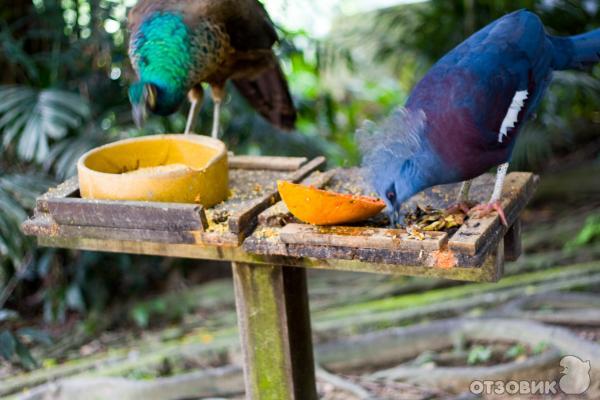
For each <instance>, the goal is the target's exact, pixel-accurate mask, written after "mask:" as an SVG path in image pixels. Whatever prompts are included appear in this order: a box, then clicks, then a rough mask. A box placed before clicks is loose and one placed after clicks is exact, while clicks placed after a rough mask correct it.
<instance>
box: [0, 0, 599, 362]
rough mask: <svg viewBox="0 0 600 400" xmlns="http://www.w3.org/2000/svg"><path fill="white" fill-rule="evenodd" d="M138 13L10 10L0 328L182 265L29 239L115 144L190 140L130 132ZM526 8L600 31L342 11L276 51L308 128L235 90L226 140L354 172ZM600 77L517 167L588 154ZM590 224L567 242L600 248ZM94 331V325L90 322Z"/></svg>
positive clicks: (549, 122) (206, 117)
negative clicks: (364, 148) (369, 141)
mask: <svg viewBox="0 0 600 400" xmlns="http://www.w3.org/2000/svg"><path fill="white" fill-rule="evenodd" d="M129 3H131V1H125V0H110V1H105V0H102V1H87V0H81V1H55V0H35V1H32V2H27V1H25V2H16V3H15V6H14V7H10V8H9V7H5V8H2V9H0V68H2V71H3V74H2V76H0V83H2V85H0V146H2V157H0V319H2V316H4V318H9V317H10V316H12V317H14V316H15V315H16V314H15V311H13V310H11V311H9V310H8V309H6V308H3V307H4V305H6V307H10V308H11V309H14V310H17V311H22V309H24V308H25V307H26V306H25V305H27V308H33V309H35V310H37V311H38V312H43V315H44V320H45V322H46V323H53V322H63V321H66V320H67V318H68V317H69V314H73V313H77V314H80V315H83V316H88V317H89V316H95V315H102V312H103V311H104V310H106V308H107V307H109V306H110V305H111V304H114V302H115V299H118V301H121V300H126V299H128V298H131V297H134V296H137V295H141V294H144V293H146V292H147V291H148V290H149V289H151V288H157V287H160V284H161V283H162V282H163V281H164V278H165V276H166V274H167V273H168V271H170V270H171V269H172V268H173V266H172V265H170V264H169V263H164V262H162V263H161V262H160V260H157V259H152V258H146V257H133V256H126V255H106V254H100V253H88V252H70V251H59V250H45V251H41V250H37V249H36V248H35V247H34V242H33V240H31V239H28V238H26V237H24V236H23V235H22V234H20V224H21V223H22V221H23V220H24V219H25V218H26V217H27V215H29V214H30V213H31V211H32V208H33V206H34V200H35V197H36V196H37V195H38V194H39V193H41V192H43V191H45V190H46V188H47V187H48V186H50V185H51V184H53V183H56V182H58V181H62V180H64V179H65V178H66V177H69V176H72V175H73V174H74V173H75V164H76V160H77V159H78V158H79V157H80V155H81V154H83V153H84V152H86V151H87V150H89V149H91V148H93V147H96V146H99V145H101V144H103V143H105V142H108V141H112V140H117V139H119V138H125V137H130V136H137V135H145V134H153V133H158V132H178V131H182V130H183V127H184V123H185V113H186V112H187V107H184V108H183V109H182V110H181V112H179V113H177V114H175V115H173V116H171V117H168V118H162V117H152V118H151V119H150V120H149V121H148V123H147V125H146V127H145V129H144V130H141V131H140V130H137V129H136V128H134V126H133V123H132V120H131V113H130V106H129V101H128V97H127V88H128V85H129V83H130V82H132V81H133V80H134V79H135V77H134V74H133V71H132V70H131V68H130V66H129V62H128V57H127V48H126V45H127V38H126V33H125V26H126V14H127V7H126V4H129ZM594 4H597V2H595V3H594ZM521 7H528V8H530V9H532V10H534V11H535V12H537V13H539V14H540V15H541V17H542V19H543V20H544V22H545V23H546V25H547V26H548V27H549V29H550V31H551V32H552V33H556V34H575V33H579V32H581V31H583V30H586V29H589V28H592V27H596V26H598V25H599V23H600V20H599V19H600V14H599V13H598V12H593V11H590V9H589V8H586V7H583V6H582V2H572V1H567V0H558V1H553V2H547V1H543V0H527V1H525V2H523V1H518V2H517V1H515V0H510V1H505V2H499V1H493V2H490V1H483V0H474V1H468V2H465V1H463V0H451V1H446V0H432V1H429V2H423V3H418V4H411V5H401V6H397V7H391V8H385V9H381V10H377V11H375V12H370V13H363V14H360V15H356V16H344V17H343V18H340V19H339V21H338V22H336V23H335V24H334V27H333V30H332V32H331V34H330V35H329V37H327V38H325V39H315V38H313V37H311V36H310V35H309V34H308V33H307V32H303V31H287V30H285V28H280V31H279V33H280V36H281V38H282V40H281V43H280V44H279V46H278V48H277V49H276V51H277V52H278V55H279V56H280V58H281V59H282V63H283V67H284V71H285V73H286V75H287V76H288V79H289V82H290V86H291V90H292V93H293V96H294V101H295V103H296V104H297V107H298V109H299V118H298V132H294V133H284V132H280V131H278V130H277V129H275V128H273V127H272V126H270V125H269V124H267V123H266V122H265V121H264V120H263V119H262V118H261V117H259V116H258V115H257V114H256V113H255V112H254V111H253V110H252V109H251V108H250V107H249V105H248V104H247V103H246V101H245V100H244V99H243V98H241V96H239V95H238V94H237V93H236V91H235V89H233V87H232V86H230V87H229V88H228V89H229V96H228V99H227V104H226V107H224V109H223V124H222V125H223V126H224V132H223V140H224V141H225V142H226V143H227V144H228V146H229V148H230V149H232V150H233V151H235V152H238V153H247V154H279V155H284V154H285V155H303V156H314V155H318V154H325V155H326V156H327V157H328V159H329V162H330V164H332V165H354V164H357V163H358V162H359V158H360V155H359V153H358V150H357V148H356V145H355V143H354V132H355V130H356V129H357V128H358V127H359V126H360V125H361V124H362V123H363V121H364V120H366V119H371V120H374V121H378V120H381V119H382V118H383V117H384V116H385V115H387V114H388V113H389V112H390V111H391V110H392V109H393V108H394V107H396V106H398V105H402V104H403V103H404V102H405V100H406V98H407V95H408V93H409V92H410V90H411V88H412V87H413V85H414V84H415V83H416V82H417V81H418V79H419V78H420V77H421V76H422V75H423V74H424V73H425V72H426V70H427V68H428V67H429V66H430V65H431V64H432V63H433V62H435V60H437V59H438V58H439V57H440V56H441V55H443V54H444V53H445V52H447V51H448V50H449V49H450V48H452V47H453V46H454V45H456V44H457V43H459V42H460V41H461V40H463V39H464V38H465V37H466V36H467V35H468V34H470V33H472V32H473V31H474V30H476V29H478V28H479V27H481V26H483V25H485V24H487V23H488V22H489V21H490V20H492V19H494V18H497V17H499V16H501V15H503V14H504V13H506V12H508V11H512V10H514V9H517V8H521ZM110 26H112V27H113V28H110V29H108V28H109V27H110ZM599 76H600V68H598V67H596V69H594V70H593V71H591V72H589V71H588V72H579V73H571V72H569V73H561V74H557V76H556V80H555V83H554V84H553V85H552V87H551V89H550V93H549V95H548V96H547V98H546V100H545V102H544V104H543V106H542V109H541V110H540V112H539V116H538V118H537V120H536V121H534V122H533V123H530V124H529V126H528V128H527V130H526V131H525V132H523V134H522V136H521V139H520V141H519V144H518V146H517V148H516V152H515V160H516V166H517V167H519V168H526V167H534V168H535V167H541V166H543V165H544V164H545V163H546V161H547V160H548V159H549V158H550V157H551V156H552V155H554V154H556V153H557V152H568V151H572V150H574V149H577V148H578V146H579V147H580V146H582V144H585V143H587V142H589V141H590V140H592V139H593V138H594V137H595V135H597V131H598V123H599V120H598V110H599V109H600V96H599V93H600V85H599V83H598V77H599ZM211 118H212V104H210V100H209V98H208V96H207V100H206V102H205V104H204V106H203V109H202V113H201V115H200V118H199V127H198V129H197V130H198V131H199V132H201V133H207V130H208V128H209V127H210V124H211ZM594 221H595V222H594ZM594 221H592V222H589V223H587V224H586V226H585V227H584V229H583V230H582V232H581V234H580V235H579V236H578V237H577V238H576V239H574V241H573V244H572V246H575V247H576V246H579V245H580V244H581V243H587V241H591V240H597V237H598V236H597V235H598V234H597V227H598V221H597V220H594ZM9 284H10V285H9ZM15 284H16V286H15ZM7 288H8V289H10V290H5V289H7ZM3 303H6V304H3ZM182 307H183V306H182ZM178 310H179V311H178ZM180 311H181V309H180V308H178V307H177V305H173V304H170V303H168V302H167V303H164V302H162V301H155V302H153V301H150V302H147V303H146V302H144V303H140V304H138V305H137V306H135V307H134V308H133V309H132V310H131V311H130V313H129V316H130V320H133V321H134V323H136V324H137V325H138V326H139V327H142V328H143V327H145V326H147V325H148V324H151V323H152V321H153V318H155V317H160V318H165V317H167V318H168V319H173V318H175V319H176V318H177V315H180V314H179V313H180ZM181 312H183V311H181ZM4 321H5V322H7V323H8V322H13V321H9V320H8V319H5V320H4ZM87 321H88V323H89V327H88V328H89V329H93V325H94V323H93V318H88V320H87ZM90 321H92V322H90ZM26 333H27V331H25V333H23V332H19V331H14V330H4V331H3V332H2V334H1V335H2V336H1V338H2V341H3V342H4V343H5V345H6V346H8V347H6V348H4V351H6V355H8V350H6V349H9V350H11V352H10V355H9V356H8V357H4V358H6V359H9V360H11V361H13V362H15V361H16V362H18V363H20V364H21V365H23V366H33V365H34V364H35V363H34V362H32V361H31V360H30V359H29V358H28V357H27V354H28V352H26V349H27V347H26V346H30V345H31V344H32V343H38V342H43V340H39V339H40V338H39V337H38V338H37V339H36V338H35V337H34V336H35V335H29V336H28V335H27V334H26ZM29 333H31V332H29ZM9 336H10V337H9ZM19 343H20V344H19ZM0 347H2V346H0ZM23 349H25V350H23ZM485 350H486V349H485V348H483V349H478V350H473V357H474V360H475V362H481V358H482V357H483V358H485V357H484V356H485V354H486V352H485ZM0 351H2V350H1V349H0ZM19 354H21V356H22V357H19ZM19 360H21V361H19Z"/></svg>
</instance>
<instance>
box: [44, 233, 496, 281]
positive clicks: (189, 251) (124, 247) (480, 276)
mask: <svg viewBox="0 0 600 400" xmlns="http://www.w3.org/2000/svg"><path fill="white" fill-rule="evenodd" d="M251 239H252V237H250V238H248V239H246V240H245V241H244V247H246V245H247V244H248V243H249V242H250V243H252V244H251V245H250V246H248V247H249V248H254V249H256V251H252V252H248V251H244V249H243V248H241V247H235V246H225V247H217V246H207V245H198V244H194V245H191V244H167V243H153V242H133V241H127V240H102V239H92V238H82V237H72V238H69V237H63V236H46V235H44V236H39V237H38V244H39V245H40V246H45V247H58V248H66V249H74V250H89V251H103V252H111V253H127V254H142V255H153V256H161V257H179V258H190V259H202V260H217V261H235V262H245V263H256V264H270V265H273V264H275V265H283V266H288V267H302V268H310V269H325V270H334V271H351V272H365V273H376V274H386V275H411V276H424V277H431V278H444V279H452V280H459V281H471V282H482V281H486V282H488V281H492V277H491V273H490V271H488V270H486V268H473V267H464V266H463V264H462V262H460V261H459V263H458V266H456V267H453V268H449V269H441V268H432V267H426V266H423V265H422V263H421V262H417V263H414V264H410V263H407V262H405V261H406V260H405V259H402V261H400V259H398V260H395V259H392V258H389V257H388V258H386V261H388V262H379V261H365V259H366V257H362V258H347V259H343V258H332V259H319V258H317V257H308V256H307V257H302V256H283V255H277V253H279V251H278V252H277V253H273V254H271V255H265V254H260V251H261V247H266V246H267V244H266V242H265V241H264V240H260V241H254V240H251ZM269 246H270V248H269V251H271V250H272V249H273V247H272V245H269ZM276 246H281V247H283V248H286V247H289V248H291V251H290V253H298V254H299V253H300V251H296V250H295V249H293V246H294V245H285V244H283V243H281V242H279V244H276ZM301 247H302V249H306V247H307V246H301ZM313 247H315V248H316V247H319V246H313ZM384 251H385V250H373V249H370V250H369V249H365V250H364V252H376V253H377V252H384ZM282 253H283V252H282ZM362 255H363V256H364V255H365V254H364V253H363V254H362ZM489 257H491V256H489ZM417 259H418V257H417ZM389 262H397V263H396V264H393V263H389ZM401 262H402V263H401ZM482 264H484V263H483V262H480V263H479V265H482Z"/></svg>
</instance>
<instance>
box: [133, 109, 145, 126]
mask: <svg viewBox="0 0 600 400" xmlns="http://www.w3.org/2000/svg"><path fill="white" fill-rule="evenodd" d="M132 114H133V122H135V126H137V128H138V129H141V128H142V126H143V125H144V122H145V121H146V115H147V111H146V105H145V104H134V105H133V109H132Z"/></svg>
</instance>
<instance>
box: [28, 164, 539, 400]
mask: <svg viewBox="0 0 600 400" xmlns="http://www.w3.org/2000/svg"><path fill="white" fill-rule="evenodd" d="M324 165H325V159H324V158H323V157H318V158H315V159H313V160H307V159H306V158H289V157H252V156H230V157H229V168H230V171H229V179H230V182H229V188H230V195H229V197H228V198H227V200H225V201H223V202H222V203H220V204H217V205H216V206H213V207H211V208H207V209H204V208H203V207H202V206H200V205H196V204H173V203H152V202H132V201H105V200H87V199H82V198H81V197H80V195H79V187H78V183H77V180H76V179H71V180H68V181H66V182H64V183H63V184H61V185H59V186H58V187H57V188H54V189H50V190H49V191H48V192H47V193H46V194H44V195H43V196H41V197H40V198H39V199H38V201H37V206H36V210H35V213H34V215H33V216H32V218H30V219H29V220H28V221H25V222H24V224H23V230H24V232H25V233H27V234H29V235H33V236H37V238H38V242H39V244H40V245H42V246H50V247H62V248H71V249H80V250H92V251H107V252H119V253H131V254H145V255H156V256H166V257H182V258H194V259H210V260H223V261H230V262H231V263H232V266H233V275H234V283H235V294H236V308H237V311H238V324H239V328H240V335H241V343H242V350H243V353H244V373H245V380H246V392H247V396H248V398H250V399H277V400H280V399H297V400H311V399H316V398H317V397H316V389H315V376H314V368H313V352H312V339H311V328H310V314H309V307H308V292H307V283H306V269H307V268H315V269H333V270H348V271H362V272H374V273H384V274H404V275H420V276H431V277H438V278H447V279H455V280H467V281H496V280H498V279H500V277H501V276H502V271H503V265H504V261H505V260H506V259H508V260H514V259H516V258H517V257H518V256H519V254H520V243H521V238H520V222H519V215H520V213H521V212H522V210H523V209H524V208H525V206H526V204H527V202H528V201H529V199H530V198H531V197H532V195H533V193H534V190H535V187H536V185H537V181H538V179H537V177H536V176H534V175H532V174H530V173H511V174H509V175H508V176H507V178H506V181H505V184H504V188H503V194H502V206H503V208H504V210H505V213H506V217H507V220H508V223H509V227H508V228H507V227H504V226H503V225H502V224H501V223H500V220H499V218H498V217H497V216H496V215H495V214H493V215H490V216H487V217H484V218H471V219H467V220H466V221H465V222H464V223H463V224H462V226H459V227H456V228H453V229H451V230H448V231H445V232H435V231H434V232H422V233H420V234H419V235H417V236H415V234H414V233H413V232H411V231H410V230H409V231H407V230H404V229H391V228H390V227H389V222H388V221H387V219H386V218H385V216H384V214H380V215H379V216H377V217H374V218H372V219H371V220H368V221H366V222H364V223H361V224H355V225H352V226H331V227H316V226H312V225H307V224H303V223H301V222H300V221H297V220H295V218H294V217H293V216H292V215H291V214H290V213H289V211H288V210H287V208H286V206H285V204H284V203H283V202H281V201H280V196H279V193H278V191H277V184H276V182H277V180H289V181H292V182H303V183H307V184H311V185H313V186H316V187H319V188H325V189H330V190H334V191H338V192H345V193H352V194H364V195H369V194H371V193H368V189H367V185H366V184H365V182H364V181H363V179H362V175H361V173H360V171H359V170H358V169H352V168H350V169H334V170H330V171H326V172H321V171H320V169H322V168H323V167H324ZM493 182H494V176H493V175H483V176H481V177H479V178H477V179H476V180H475V181H474V183H473V185H472V187H471V198H472V200H475V201H485V200H487V199H488V198H489V196H490V194H491V190H492V189H493ZM459 186H460V185H445V186H440V187H434V188H431V189H428V190H426V191H424V192H422V193H420V194H418V195H416V196H414V197H413V198H412V199H410V201H408V202H407V203H406V204H405V205H404V207H405V209H404V211H411V210H414V209H415V207H416V206H417V205H420V206H432V207H435V208H445V207H448V206H449V205H450V204H452V203H453V202H455V201H456V198H457V196H458V190H459Z"/></svg>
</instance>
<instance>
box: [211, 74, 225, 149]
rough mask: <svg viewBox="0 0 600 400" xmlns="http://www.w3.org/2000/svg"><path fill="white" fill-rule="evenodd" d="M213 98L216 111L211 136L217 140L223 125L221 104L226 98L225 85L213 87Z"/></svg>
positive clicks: (214, 85)
mask: <svg viewBox="0 0 600 400" xmlns="http://www.w3.org/2000/svg"><path fill="white" fill-rule="evenodd" d="M211 89H212V98H213V102H214V103H215V109H214V112H213V127H212V134H211V136H212V137H213V138H215V139H218V138H219V127H220V124H221V104H222V103H223V99H224V98H225V86H224V85H216V84H212V85H211Z"/></svg>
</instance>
